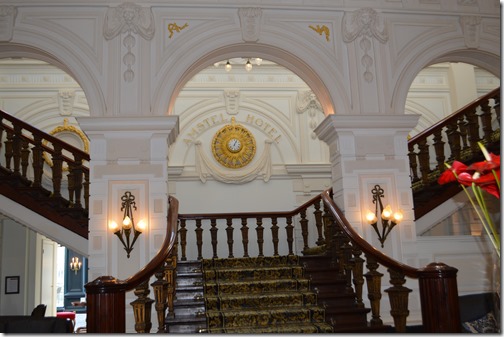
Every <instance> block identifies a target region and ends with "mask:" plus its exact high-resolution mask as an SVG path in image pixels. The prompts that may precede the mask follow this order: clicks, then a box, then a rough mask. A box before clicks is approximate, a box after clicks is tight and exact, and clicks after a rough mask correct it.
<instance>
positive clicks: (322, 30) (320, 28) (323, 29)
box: [308, 25, 331, 42]
mask: <svg viewBox="0 0 504 337" xmlns="http://www.w3.org/2000/svg"><path fill="white" fill-rule="evenodd" d="M308 27H310V28H311V29H313V30H314V31H315V32H317V33H318V34H319V35H320V36H322V34H325V38H326V41H327V42H329V36H330V34H331V32H330V31H329V28H328V27H327V26H326V25H322V26H320V25H317V26H313V25H309V26H308Z"/></svg>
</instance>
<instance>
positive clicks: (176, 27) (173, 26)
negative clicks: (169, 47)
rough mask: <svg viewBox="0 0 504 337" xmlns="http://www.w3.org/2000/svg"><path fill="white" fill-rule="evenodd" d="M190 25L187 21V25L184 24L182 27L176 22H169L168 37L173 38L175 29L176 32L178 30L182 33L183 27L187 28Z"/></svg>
mask: <svg viewBox="0 0 504 337" xmlns="http://www.w3.org/2000/svg"><path fill="white" fill-rule="evenodd" d="M188 26H189V25H188V24H187V22H186V24H185V25H183V26H182V27H180V26H179V25H177V24H176V23H169V24H168V31H169V32H170V36H168V38H170V39H171V38H172V36H173V32H174V31H175V32H177V33H180V31H181V30H182V29H184V28H186V27H188Z"/></svg>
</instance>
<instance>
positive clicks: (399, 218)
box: [393, 210, 404, 225]
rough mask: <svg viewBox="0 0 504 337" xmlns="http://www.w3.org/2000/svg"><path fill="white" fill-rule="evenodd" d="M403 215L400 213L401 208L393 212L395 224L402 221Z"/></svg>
mask: <svg viewBox="0 0 504 337" xmlns="http://www.w3.org/2000/svg"><path fill="white" fill-rule="evenodd" d="M403 217H404V215H403V213H402V210H398V211H397V212H395V213H394V216H393V218H394V222H395V223H396V225H397V224H399V222H401V221H402V219H403Z"/></svg>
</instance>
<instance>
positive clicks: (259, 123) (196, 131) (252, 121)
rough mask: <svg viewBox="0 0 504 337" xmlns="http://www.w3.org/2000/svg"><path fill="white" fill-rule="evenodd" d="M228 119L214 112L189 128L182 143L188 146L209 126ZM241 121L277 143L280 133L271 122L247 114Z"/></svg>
mask: <svg viewBox="0 0 504 337" xmlns="http://www.w3.org/2000/svg"><path fill="white" fill-rule="evenodd" d="M229 121H230V119H229V118H228V117H227V115H225V114H224V113H220V114H215V115H211V116H209V117H207V118H204V119H202V120H201V121H199V122H198V123H196V124H195V125H194V126H193V127H191V128H190V129H189V131H188V133H187V136H186V137H185V138H183V139H184V143H186V144H187V145H188V146H189V145H191V144H194V143H195V142H196V140H197V139H198V137H199V136H200V135H201V134H202V133H203V132H205V131H206V130H208V129H209V128H211V127H213V126H216V125H220V124H227V123H229ZM241 123H243V124H248V125H252V126H254V127H255V128H258V129H260V130H261V131H262V132H264V134H266V135H267V136H268V138H269V139H271V140H272V141H274V142H275V143H277V144H278V143H279V142H280V139H281V138H282V135H281V134H280V132H279V131H278V129H277V128H275V126H274V125H273V123H271V122H268V121H267V120H265V119H264V118H260V117H257V116H254V115H252V114H248V115H247V117H246V118H245V120H243V121H242V122H241Z"/></svg>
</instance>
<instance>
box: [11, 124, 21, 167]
mask: <svg viewBox="0 0 504 337" xmlns="http://www.w3.org/2000/svg"><path fill="white" fill-rule="evenodd" d="M12 159H13V162H14V174H16V175H21V172H20V163H21V128H20V127H19V126H17V125H14V134H13V136H12Z"/></svg>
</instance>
